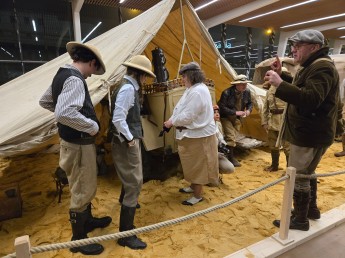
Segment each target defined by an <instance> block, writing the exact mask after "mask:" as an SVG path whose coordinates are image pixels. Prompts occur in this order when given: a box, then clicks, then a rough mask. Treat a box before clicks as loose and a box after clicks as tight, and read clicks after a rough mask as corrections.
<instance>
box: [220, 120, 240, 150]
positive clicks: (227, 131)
mask: <svg viewBox="0 0 345 258" xmlns="http://www.w3.org/2000/svg"><path fill="white" fill-rule="evenodd" d="M220 121H221V123H222V126H223V131H224V140H225V141H226V143H227V144H228V145H229V146H231V147H235V146H236V136H237V134H238V132H239V131H240V130H241V121H240V120H239V119H236V120H235V123H234V124H233V123H232V122H231V121H230V120H229V119H227V118H221V119H220Z"/></svg>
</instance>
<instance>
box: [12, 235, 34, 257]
mask: <svg viewBox="0 0 345 258" xmlns="http://www.w3.org/2000/svg"><path fill="white" fill-rule="evenodd" d="M14 246H15V249H16V257H17V258H32V256H31V253H30V248H31V246H30V239H29V236H28V235H25V236H21V237H17V238H16V240H15V241H14Z"/></svg>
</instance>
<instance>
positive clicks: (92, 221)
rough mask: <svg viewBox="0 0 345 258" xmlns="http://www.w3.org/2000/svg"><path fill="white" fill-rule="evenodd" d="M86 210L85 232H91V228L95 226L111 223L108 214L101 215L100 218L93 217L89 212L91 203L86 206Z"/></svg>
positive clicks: (102, 226) (103, 226)
mask: <svg viewBox="0 0 345 258" xmlns="http://www.w3.org/2000/svg"><path fill="white" fill-rule="evenodd" d="M86 212H87V214H88V217H87V219H86V222H85V232H86V234H87V233H89V232H91V231H92V230H94V229H96V228H105V227H107V226H109V224H110V223H111V221H112V219H111V217H109V216H105V217H101V218H95V217H94V216H92V212H91V203H89V205H88V206H87V208H86Z"/></svg>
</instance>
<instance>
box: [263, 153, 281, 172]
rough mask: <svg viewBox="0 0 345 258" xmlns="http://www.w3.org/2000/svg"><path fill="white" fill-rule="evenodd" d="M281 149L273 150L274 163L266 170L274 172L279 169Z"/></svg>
mask: <svg viewBox="0 0 345 258" xmlns="http://www.w3.org/2000/svg"><path fill="white" fill-rule="evenodd" d="M279 155H280V153H279V150H271V157H272V164H271V166H269V167H267V168H265V171H269V172H274V171H278V166H279Z"/></svg>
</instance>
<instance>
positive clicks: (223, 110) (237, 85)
mask: <svg viewBox="0 0 345 258" xmlns="http://www.w3.org/2000/svg"><path fill="white" fill-rule="evenodd" d="M248 82H251V81H249V80H248V79H247V77H246V76H245V75H243V74H241V75H238V76H237V77H235V78H234V80H233V81H232V82H231V86H230V87H229V88H227V89H226V90H224V91H223V92H222V95H221V97H220V100H219V101H218V106H219V113H220V120H221V122H222V125H223V130H224V139H225V141H226V142H227V144H228V146H229V147H230V148H229V150H230V154H229V156H228V157H229V160H230V161H231V163H232V164H233V165H234V166H235V167H240V166H241V164H240V163H239V162H238V161H237V160H236V159H235V157H234V148H235V146H236V141H235V140H236V135H237V133H238V132H239V131H240V129H241V119H242V118H244V117H247V116H249V115H250V113H251V112H252V109H253V104H252V99H251V96H250V91H249V89H247V83H248Z"/></svg>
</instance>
